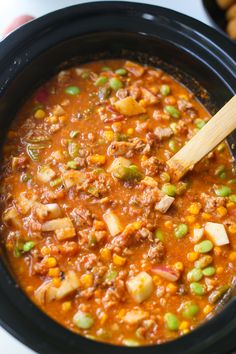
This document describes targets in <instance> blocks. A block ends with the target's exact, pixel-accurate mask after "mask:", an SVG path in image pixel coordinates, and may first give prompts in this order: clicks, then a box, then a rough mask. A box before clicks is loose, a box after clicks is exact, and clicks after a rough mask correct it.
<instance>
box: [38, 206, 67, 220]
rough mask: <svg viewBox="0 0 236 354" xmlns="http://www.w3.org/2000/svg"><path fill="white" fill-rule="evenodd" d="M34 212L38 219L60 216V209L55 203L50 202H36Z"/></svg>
mask: <svg viewBox="0 0 236 354" xmlns="http://www.w3.org/2000/svg"><path fill="white" fill-rule="evenodd" d="M35 213H36V215H37V216H38V218H39V219H40V220H45V219H56V218H59V217H60V216H61V209H60V207H59V205H58V204H57V203H52V204H41V203H36V205H35Z"/></svg>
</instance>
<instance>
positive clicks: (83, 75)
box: [81, 70, 90, 80]
mask: <svg viewBox="0 0 236 354" xmlns="http://www.w3.org/2000/svg"><path fill="white" fill-rule="evenodd" d="M89 76H90V72H89V71H87V70H86V71H84V72H82V74H81V77H82V79H84V80H86V79H88V78H89Z"/></svg>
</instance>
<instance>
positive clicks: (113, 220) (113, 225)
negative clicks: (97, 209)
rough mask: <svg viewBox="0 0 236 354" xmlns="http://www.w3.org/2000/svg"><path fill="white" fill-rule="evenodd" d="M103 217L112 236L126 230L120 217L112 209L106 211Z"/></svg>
mask: <svg viewBox="0 0 236 354" xmlns="http://www.w3.org/2000/svg"><path fill="white" fill-rule="evenodd" d="M103 219H104V221H105V223H106V225H107V227H108V230H109V232H110V234H111V236H116V235H118V234H119V233H121V232H122V231H123V230H124V228H123V226H122V224H121V222H120V219H119V217H118V216H117V215H116V214H115V213H114V212H113V211H112V210H110V209H109V210H107V211H106V213H105V214H103Z"/></svg>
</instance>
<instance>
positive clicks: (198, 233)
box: [191, 228, 204, 243]
mask: <svg viewBox="0 0 236 354" xmlns="http://www.w3.org/2000/svg"><path fill="white" fill-rule="evenodd" d="M203 235H204V229H203V228H200V229H198V228H194V229H193V237H191V241H192V242H193V243H197V242H199V241H200V240H201V239H202V237H203Z"/></svg>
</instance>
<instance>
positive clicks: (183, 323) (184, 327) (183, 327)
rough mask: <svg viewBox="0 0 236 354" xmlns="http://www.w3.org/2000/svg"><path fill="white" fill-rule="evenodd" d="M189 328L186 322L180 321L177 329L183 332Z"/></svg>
mask: <svg viewBox="0 0 236 354" xmlns="http://www.w3.org/2000/svg"><path fill="white" fill-rule="evenodd" d="M188 328H189V323H188V321H182V322H181V323H180V325H179V329H180V330H181V331H183V330H185V329H188Z"/></svg>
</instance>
